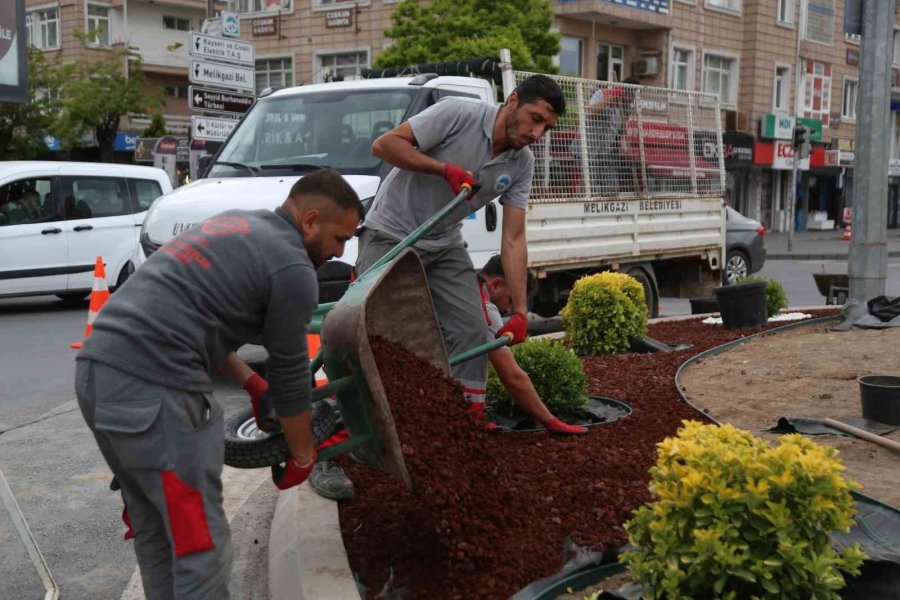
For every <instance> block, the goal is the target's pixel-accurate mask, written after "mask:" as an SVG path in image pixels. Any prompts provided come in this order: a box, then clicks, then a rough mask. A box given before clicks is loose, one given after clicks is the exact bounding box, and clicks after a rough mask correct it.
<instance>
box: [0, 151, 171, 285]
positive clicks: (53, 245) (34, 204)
mask: <svg viewBox="0 0 900 600" xmlns="http://www.w3.org/2000/svg"><path fill="white" fill-rule="evenodd" d="M170 191H172V184H171V182H170V181H169V178H168V176H167V175H166V173H165V172H164V171H163V170H162V169H155V168H152V167H137V166H132V165H117V164H104V163H75V162H44V161H28V162H25V161H11V162H3V163H0V297H14V296H37V295H45V294H55V295H57V296H59V297H61V298H64V299H69V298H83V297H85V296H87V295H88V294H89V293H90V291H91V287H92V284H93V271H94V263H95V261H96V257H98V256H100V257H102V258H103V262H104V264H105V267H106V276H107V280H108V282H109V285H110V287H112V288H115V287H116V286H119V285H121V284H122V283H124V281H125V280H126V279H127V278H128V276H129V275H130V274H131V273H132V272H133V271H134V268H135V266H136V265H137V264H138V261H139V259H140V258H142V257H141V252H140V239H139V236H140V226H141V223H142V222H143V220H144V215H145V214H146V212H147V209H148V208H150V205H151V204H152V203H153V201H154V200H156V199H157V198H158V197H160V196H162V195H163V194H166V193H168V192H170Z"/></svg>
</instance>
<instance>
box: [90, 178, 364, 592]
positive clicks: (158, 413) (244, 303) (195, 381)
mask: <svg viewBox="0 0 900 600" xmlns="http://www.w3.org/2000/svg"><path fill="white" fill-rule="evenodd" d="M363 214H364V211H363V208H362V205H361V204H360V202H359V198H358V197H357V195H356V193H355V192H354V191H353V188H351V187H350V186H349V185H348V184H347V182H346V181H344V179H343V178H342V177H341V175H340V174H339V173H338V172H337V171H331V170H322V171H316V172H314V173H311V174H309V175H307V176H305V177H303V178H302V179H300V180H299V181H298V182H297V183H296V184H294V186H293V187H292V188H291V191H290V195H289V196H288V198H287V200H285V202H284V204H283V205H282V206H281V207H280V208H278V209H276V210H275V211H274V212H272V211H268V210H257V211H243V210H232V211H228V212H225V213H222V214H220V215H217V216H215V217H213V218H211V219H209V220H207V221H204V222H203V223H201V224H200V225H199V226H197V227H194V228H191V229H189V230H187V231H185V232H184V233H182V234H181V235H179V236H178V237H176V238H175V239H173V240H171V241H170V242H169V243H167V244H166V245H164V246H163V247H162V248H160V249H159V250H158V251H157V252H156V253H154V254H153V255H151V256H150V258H148V259H147V262H146V263H145V264H144V265H143V266H142V267H141V268H140V269H138V270H137V272H136V273H135V274H134V275H133V276H132V277H131V278H130V279H129V280H128V283H127V284H126V285H124V286H122V288H121V289H120V290H118V291H117V292H116V293H115V294H114V295H113V296H112V297H111V298H110V300H109V302H107V303H106V305H105V306H104V307H103V310H102V311H101V312H100V314H99V316H98V318H97V320H96V322H95V323H94V329H93V333H92V334H91V336H90V337H89V338H88V339H87V340H86V341H85V343H84V349H83V350H82V351H81V352H80V353H79V354H78V357H77V359H76V360H77V366H76V370H75V391H76V394H77V397H78V403H79V405H80V407H81V412H82V414H83V415H84V419H85V421H86V422H87V424H88V427H90V429H91V431H92V432H93V434H94V438H95V439H96V441H97V445H98V446H99V447H100V452H101V453H102V454H103V457H104V458H105V459H106V463H107V464H108V465H109V468H110V469H111V470H112V472H113V474H114V475H115V478H116V480H117V481H118V483H119V486H121V490H122V497H123V499H124V500H125V504H126V508H125V512H124V513H123V515H122V517H123V520H124V521H125V523H126V524H127V525H129V528H130V531H129V533H128V534H126V539H127V538H128V537H133V538H134V551H135V554H136V555H137V562H138V566H139V567H140V571H141V580H142V582H143V586H144V595H145V597H146V598H147V600H170V599H174V598H184V599H190V600H223V599H227V598H228V597H229V593H228V580H229V574H230V570H231V556H232V548H231V534H230V532H229V528H228V520H227V518H226V516H225V511H224V510H223V507H222V468H223V461H224V428H223V419H222V409H221V407H220V406H219V404H218V402H216V400H215V398H214V397H213V395H212V391H213V384H212V375H213V373H215V372H217V371H221V372H222V373H224V374H226V375H228V376H230V377H232V378H234V379H235V380H237V381H238V383H240V384H242V385H243V386H244V388H245V389H246V390H247V391H248V392H249V393H250V395H251V399H252V400H253V403H254V408H256V406H257V405H258V403H259V398H260V396H261V395H262V393H263V392H264V391H265V390H266V388H268V393H269V398H270V400H271V402H272V405H273V406H274V408H275V413H276V414H277V416H278V419H279V422H280V424H281V427H282V429H283V431H284V436H285V439H286V441H287V444H288V447H289V449H290V453H291V456H290V457H289V458H288V460H287V462H286V465H285V466H280V465H278V466H275V467H272V477H273V479H274V482H275V485H276V486H278V488H280V489H287V488H289V487H292V486H295V485H298V484H300V483H302V482H303V481H305V480H306V478H307V477H308V476H309V473H310V471H311V470H312V467H313V464H314V463H315V460H316V451H315V445H314V443H313V435H312V430H311V428H310V398H311V389H310V388H311V382H310V374H309V357H308V349H307V345H306V330H307V323H308V322H309V319H310V317H311V316H312V314H313V311H314V310H315V308H316V305H317V302H318V284H317V281H316V268H318V267H320V266H322V265H323V264H325V262H326V261H328V259H330V258H331V257H334V256H341V254H343V252H344V244H345V242H346V241H347V240H349V239H350V238H351V237H353V235H354V233H355V231H356V228H357V226H358V225H359V222H360V220H361V219H362V217H363ZM257 339H261V340H262V344H263V345H264V346H265V347H266V350H267V351H268V355H269V356H268V359H267V363H266V372H267V376H268V382H265V381H263V380H262V378H261V377H260V376H259V375H256V374H254V373H253V371H251V370H250V368H249V367H248V366H247V365H246V363H244V362H243V361H241V360H240V359H239V358H238V357H237V355H236V354H234V351H235V350H236V349H238V348H239V347H240V346H242V345H244V344H246V343H248V342H249V341H251V340H257ZM132 530H133V531H132Z"/></svg>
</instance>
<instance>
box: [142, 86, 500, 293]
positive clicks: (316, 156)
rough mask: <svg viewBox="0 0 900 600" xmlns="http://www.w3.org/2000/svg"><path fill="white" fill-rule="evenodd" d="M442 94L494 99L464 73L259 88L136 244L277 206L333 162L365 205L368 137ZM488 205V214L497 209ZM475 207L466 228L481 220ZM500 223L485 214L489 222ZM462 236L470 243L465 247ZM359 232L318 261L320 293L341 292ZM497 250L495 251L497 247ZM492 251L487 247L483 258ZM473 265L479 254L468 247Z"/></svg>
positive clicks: (371, 168)
mask: <svg viewBox="0 0 900 600" xmlns="http://www.w3.org/2000/svg"><path fill="white" fill-rule="evenodd" d="M447 96H462V97H468V98H477V99H480V100H483V101H486V102H488V101H493V100H494V90H493V88H492V86H491V84H490V83H489V82H487V81H485V80H483V79H476V78H471V77H452V76H450V77H438V76H436V75H433V74H427V75H419V76H416V77H395V78H386V79H372V80H360V81H344V82H334V83H324V84H316V85H303V86H298V87H293V88H289V89H285V90H279V91H277V92H274V93H271V94H266V93H265V92H264V93H263V95H262V97H260V98H259V100H257V102H256V104H255V105H254V106H253V108H252V109H251V110H250V112H249V113H248V114H247V115H246V117H245V118H244V119H243V121H241V124H240V125H239V126H238V127H237V129H235V131H234V133H232V135H231V137H230V138H229V139H228V141H227V142H226V143H225V145H224V146H223V147H222V149H221V150H220V151H219V153H218V154H217V155H216V156H215V158H214V160H213V162H212V163H211V166H210V168H209V172H208V173H207V174H206V176H205V177H204V178H202V179H198V180H197V181H195V182H193V183H191V184H190V185H186V186H182V187H180V188H178V189H177V190H175V191H174V192H172V193H171V194H168V195H166V196H164V197H163V198H160V200H159V202H156V203H155V204H154V205H153V207H152V208H151V209H150V211H149V212H148V213H147V218H146V220H145V223H144V228H143V231H142V234H141V245H142V247H143V250H144V254H145V255H146V256H150V254H152V253H153V252H155V251H156V249H157V248H159V247H160V246H161V245H162V244H165V243H166V242H168V241H169V240H170V239H172V238H173V237H175V236H176V235H178V234H179V233H181V232H182V231H184V230H185V229H187V228H189V227H191V226H193V225H196V224H197V223H199V222H200V221H203V220H204V219H208V218H209V217H211V216H213V215H215V214H217V213H220V212H222V211H225V210H229V209H233V208H241V209H247V210H255V209H263V208H264V209H268V210H274V209H275V208H276V207H277V206H280V205H281V203H282V202H284V199H285V198H287V195H288V192H289V191H290V189H291V186H292V185H294V183H295V182H296V181H297V180H298V179H300V177H302V176H303V175H305V174H307V173H310V172H311V171H314V170H316V169H320V168H322V167H332V168H334V169H337V170H338V171H340V172H341V174H342V175H344V178H345V179H346V180H347V182H348V183H349V184H350V185H351V186H352V187H353V189H354V190H355V191H356V193H357V195H359V197H360V199H361V200H362V201H363V203H364V204H366V205H367V206H368V203H370V202H371V201H372V199H373V198H374V196H375V192H377V191H378V186H379V185H380V183H381V180H382V179H383V178H384V176H386V175H387V173H388V172H389V171H390V165H387V164H385V163H384V162H382V161H381V160H380V159H378V158H376V157H374V156H372V142H373V141H374V140H375V138H377V137H378V136H380V135H381V134H382V133H385V132H386V131H389V130H391V129H393V128H394V127H396V126H397V125H399V124H400V123H402V122H403V121H405V120H406V119H408V118H409V117H410V116H412V115H414V114H416V113H419V112H421V111H423V110H425V109H426V108H428V107H429V106H431V105H432V104H434V103H435V102H437V101H438V100H440V99H442V98H445V97H447ZM496 213H497V211H496V208H494V210H493V212H490V214H491V215H494V216H495V215H496ZM488 214H489V211H479V213H478V215H473V216H472V218H471V219H469V220H467V221H465V223H464V226H463V229H464V232H463V234H464V235H466V230H467V229H471V228H478V227H481V228H485V227H486V224H485V219H486V217H485V215H488ZM488 225H490V227H492V228H496V227H497V219H496V218H494V217H492V218H491V222H490V223H489V224H488ZM471 238H472V236H469V235H466V239H467V240H469V243H470V246H469V251H470V253H473V252H475V251H476V248H475V247H473V246H472V239H471ZM356 242H357V240H356V238H353V239H352V240H350V241H349V242H348V243H347V246H346V248H345V250H344V256H343V257H342V258H340V259H335V260H332V261H330V262H329V263H328V264H327V265H325V266H324V267H323V268H321V269H320V270H319V299H320V301H321V302H329V301H331V300H336V299H338V298H340V296H341V295H342V294H343V292H344V290H345V289H346V287H347V284H348V282H349V274H350V268H351V265H353V264H354V263H355V262H356ZM494 252H496V250H494ZM490 255H491V253H490V252H487V251H485V256H484V259H483V260H482V261H480V262H481V264H483V262H486V261H487V259H488V258H489V257H490ZM473 260H475V261H476V265H478V262H479V260H478V259H476V258H475V256H474V255H473Z"/></svg>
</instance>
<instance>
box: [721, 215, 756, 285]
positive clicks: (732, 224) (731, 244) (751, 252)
mask: <svg viewBox="0 0 900 600" xmlns="http://www.w3.org/2000/svg"><path fill="white" fill-rule="evenodd" d="M765 233H766V228H765V227H763V225H762V223H760V222H759V221H757V220H756V219H750V218H747V217H745V216H744V215H742V214H741V213H739V212H738V211H736V210H734V209H733V208H731V207H730V206H726V207H725V269H724V270H723V271H722V283H723V284H732V283H734V282H736V281H737V280H739V279H741V278H743V277H747V276H748V275H751V274H753V273H756V272H757V271H759V270H760V269H762V268H763V265H764V264H765V263H766V241H765V237H764V235H765Z"/></svg>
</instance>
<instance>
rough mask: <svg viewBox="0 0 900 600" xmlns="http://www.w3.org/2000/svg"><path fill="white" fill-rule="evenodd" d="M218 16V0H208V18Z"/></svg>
mask: <svg viewBox="0 0 900 600" xmlns="http://www.w3.org/2000/svg"><path fill="white" fill-rule="evenodd" d="M214 16H216V0H206V18H207V19H212V18H213V17H214Z"/></svg>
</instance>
